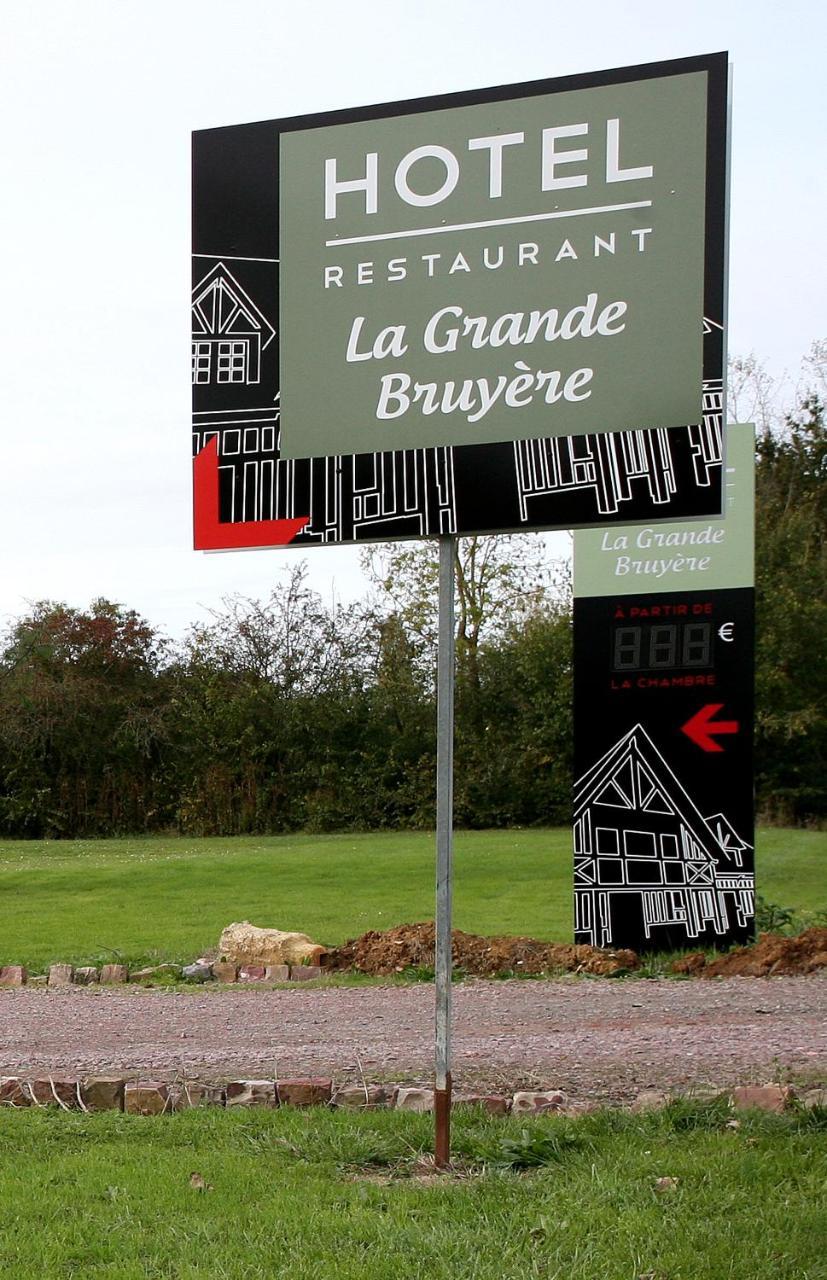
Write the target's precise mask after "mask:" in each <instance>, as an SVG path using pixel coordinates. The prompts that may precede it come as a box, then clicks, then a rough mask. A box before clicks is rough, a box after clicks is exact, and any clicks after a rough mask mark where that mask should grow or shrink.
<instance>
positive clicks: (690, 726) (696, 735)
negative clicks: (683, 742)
mask: <svg viewBox="0 0 827 1280" xmlns="http://www.w3.org/2000/svg"><path fill="white" fill-rule="evenodd" d="M723 705H724V704H723V702H708V703H707V704H706V706H705V707H701V709H700V711H696V712H695V714H694V716H692V717H691V718H690V719H689V720H687V722H686V724H682V725H681V732H682V733H685V734H686V736H687V738H691V739H692V741H693V742H694V743H695V745H696V746H697V747H700V748H701V750H702V751H723V747H722V746H721V744H720V743H719V742H716V741H715V738H714V737H713V736H712V735H713V734H719V733H737V732H738V729H739V728H740V725H739V724H738V721H737V720H713V719H712V717H713V716H714V715H715V714H716V713H717V712H718V711H720V710H721V707H722V706H723Z"/></svg>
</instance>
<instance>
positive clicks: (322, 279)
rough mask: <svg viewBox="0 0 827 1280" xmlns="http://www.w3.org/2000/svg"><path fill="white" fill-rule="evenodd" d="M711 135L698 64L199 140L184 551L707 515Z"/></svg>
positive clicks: (715, 456) (721, 226)
mask: <svg viewBox="0 0 827 1280" xmlns="http://www.w3.org/2000/svg"><path fill="white" fill-rule="evenodd" d="M726 115H727V60H726V55H725V54H714V55H709V56H705V57H699V58H691V59H683V60H680V61H677V62H670V63H658V64H652V65H648V66H643V67H633V68H625V69H621V70H616V71H607V72H600V73H595V74H592V75H585V76H575V77H566V78H565V79H560V80H547V81H539V82H534V83H530V84H524V85H512V86H506V87H502V88H498V89H489V90H481V91H478V92H472V93H464V94H453V95H449V96H446V97H442V98H431V99H422V100H417V101H413V102H398V103H392V104H386V105H384V106H377V107H366V108H360V109H355V110H348V111H339V112H332V113H326V114H324V115H317V116H307V117H300V118H294V119H290V120H275V121H266V122H263V123H259V124H252V125H240V126H234V127H231V128H226V129H212V130H205V131H202V132H199V133H196V134H195V135H194V137H193V241H194V244H193V250H194V256H193V264H194V265H193V299H192V308H193V356H192V370H193V403H194V426H195V432H194V437H195V439H194V444H195V452H196V456H197V467H196V545H198V546H201V547H210V546H266V545H278V544H283V543H286V542H297V543H299V544H302V545H308V544H312V543H313V542H341V541H351V540H357V539H383V538H389V537H421V536H424V535H428V534H438V533H459V534H461V533H472V532H496V531H509V530H521V529H529V528H553V527H569V526H573V525H578V524H589V523H594V522H595V521H600V520H602V522H604V523H609V522H610V521H612V520H613V519H616V518H618V519H619V518H625V519H626V520H631V519H638V518H640V519H649V518H652V519H657V518H663V517H664V516H668V515H672V516H680V517H693V516H695V515H700V514H704V513H710V512H713V513H714V512H716V511H717V512H720V509H721V505H720V504H721V485H720V461H721V433H720V420H721V419H720V414H721V395H722V382H721V377H722V363H723V345H724V344H723V326H724V292H725V290H724V273H725V206H726V199H725V195H726V163H727V159H726V136H727V123H726ZM609 433H615V434H609ZM618 433H619V434H618ZM227 525H244V526H245V528H244V529H240V528H235V529H231V530H228V529H227V528H226V527H225V526H227Z"/></svg>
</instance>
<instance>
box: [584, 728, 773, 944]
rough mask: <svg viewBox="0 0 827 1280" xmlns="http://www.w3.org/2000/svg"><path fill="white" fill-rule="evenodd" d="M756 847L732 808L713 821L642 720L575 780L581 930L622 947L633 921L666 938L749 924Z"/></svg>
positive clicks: (595, 940)
mask: <svg viewBox="0 0 827 1280" xmlns="http://www.w3.org/2000/svg"><path fill="white" fill-rule="evenodd" d="M751 848H752V846H751V845H748V844H747V843H746V842H745V841H744V840H742V839H741V838H740V837H739V836H738V834H737V833H736V832H735V830H734V829H733V827H732V825H731V823H730V822H729V821H728V819H727V818H726V817H725V815H724V814H715V815H714V816H712V817H709V818H705V817H703V816H702V814H701V813H700V811H699V809H698V807H697V806H696V804H695V803H694V801H693V800H692V799H691V797H690V796H689V794H688V793H687V791H686V790H685V789H684V787H683V786H682V784H681V783H680V781H679V780H678V778H677V777H676V775H675V773H674V772H673V771H672V769H670V767H669V765H668V764H667V763H666V760H665V759H664V757H663V756H662V755H661V753H660V751H658V749H657V747H656V746H655V744H654V742H653V741H652V739H651V738H650V736H649V734H648V733H647V732H646V730H645V729H644V728H643V726H642V725H640V724H636V725H635V726H634V728H632V729H630V730H629V732H628V733H626V734H625V735H624V736H623V737H622V738H621V739H620V740H619V741H618V742H616V743H615V745H614V746H613V747H612V748H611V749H610V750H609V751H607V752H606V753H605V755H603V756H601V758H600V759H599V760H598V761H596V763H595V764H594V765H593V766H592V768H591V769H589V770H588V771H587V772H586V773H584V774H583V776H582V777H581V778H579V779H578V780H577V782H576V783H575V794H574V881H575V936H576V939H577V941H578V942H590V943H592V945H595V946H611V945H618V943H619V942H620V943H622V942H623V941H624V939H623V938H622V937H620V938H619V937H618V935H619V934H620V933H622V932H623V923H622V922H624V921H629V920H630V919H632V920H634V922H635V923H634V926H633V928H632V932H636V931H637V930H638V927H639V926H642V932H643V936H644V937H645V938H646V939H647V940H652V941H653V943H656V942H657V932H658V930H659V929H662V928H669V929H670V930H671V931H672V933H673V935H674V932H675V931H678V932H683V933H684V934H685V937H686V940H687V942H690V941H691V940H693V939H698V938H701V937H704V938H715V937H717V938H721V937H723V936H724V935H725V934H726V933H727V931H728V930H729V929H735V928H738V929H744V928H746V927H747V926H748V925H749V923H750V921H751V919H752V916H753V914H754V876H753V873H752V871H751V870H749V869H748V868H747V866H746V863H747V862H748V861H749V855H750V853H751Z"/></svg>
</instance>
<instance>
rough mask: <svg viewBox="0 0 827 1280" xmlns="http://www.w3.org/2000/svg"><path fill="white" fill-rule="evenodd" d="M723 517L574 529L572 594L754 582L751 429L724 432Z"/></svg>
mask: <svg viewBox="0 0 827 1280" xmlns="http://www.w3.org/2000/svg"><path fill="white" fill-rule="evenodd" d="M724 475H725V494H726V497H725V504H726V518H725V519H724V520H706V521H697V520H696V521H691V522H684V523H680V524H638V525H628V526H626V527H620V526H614V527H613V528H611V529H580V530H578V531H577V532H576V533H575V535H574V594H575V595H576V596H578V597H589V596H612V597H614V596H619V595H642V594H651V593H661V592H670V593H671V592H676V591H712V590H723V589H725V588H729V587H752V586H753V585H754V583H755V540H754V532H753V530H754V504H755V428H754V427H753V426H752V425H750V424H745V423H742V424H739V425H737V426H730V427H728V428H727V431H726V467H725V472H724Z"/></svg>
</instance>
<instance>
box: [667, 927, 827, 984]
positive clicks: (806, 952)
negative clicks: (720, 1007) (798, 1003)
mask: <svg viewBox="0 0 827 1280" xmlns="http://www.w3.org/2000/svg"><path fill="white" fill-rule="evenodd" d="M824 968H827V929H807V930H805V932H804V933H800V934H799V935H798V937H797V938H787V937H784V935H783V934H780V933H762V934H761V935H760V937H759V939H758V941H757V942H756V943H754V944H753V945H752V946H751V947H737V948H736V950H734V951H729V952H728V953H727V954H726V955H724V956H720V957H719V958H718V959H717V960H712V961H707V959H706V956H705V955H704V953H703V952H702V951H697V952H693V953H692V955H690V956H685V957H684V958H683V960H678V961H676V962H675V964H674V965H673V966H672V970H673V972H674V973H687V974H690V975H691V976H692V977H698V978H736V977H740V978H767V977H771V976H773V977H774V976H775V975H776V974H777V975H779V976H780V975H796V974H803V973H814V972H815V971H816V969H824Z"/></svg>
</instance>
